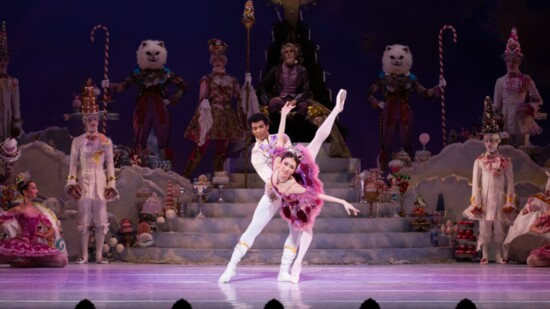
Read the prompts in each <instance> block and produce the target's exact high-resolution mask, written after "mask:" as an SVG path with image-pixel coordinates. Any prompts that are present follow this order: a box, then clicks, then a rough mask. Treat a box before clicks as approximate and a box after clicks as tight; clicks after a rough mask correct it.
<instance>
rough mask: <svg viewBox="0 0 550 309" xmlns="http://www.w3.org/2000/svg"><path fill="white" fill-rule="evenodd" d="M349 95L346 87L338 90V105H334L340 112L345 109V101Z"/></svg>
mask: <svg viewBox="0 0 550 309" xmlns="http://www.w3.org/2000/svg"><path fill="white" fill-rule="evenodd" d="M347 95H348V92H347V90H346V89H340V91H338V95H336V106H334V109H336V111H337V112H339V113H340V112H342V111H343V110H344V103H346V96H347Z"/></svg>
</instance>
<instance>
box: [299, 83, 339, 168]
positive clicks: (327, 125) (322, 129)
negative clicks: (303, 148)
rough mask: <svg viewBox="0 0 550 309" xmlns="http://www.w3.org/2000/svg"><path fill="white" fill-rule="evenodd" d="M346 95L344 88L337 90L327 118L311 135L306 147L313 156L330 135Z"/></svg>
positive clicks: (315, 155) (314, 156)
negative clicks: (311, 138) (313, 134)
mask: <svg viewBox="0 0 550 309" xmlns="http://www.w3.org/2000/svg"><path fill="white" fill-rule="evenodd" d="M346 96H347V91H346V90H344V89H340V91H339V92H338V95H337V96H336V105H335V106H334V108H333V109H332V111H331V112H330V114H329V115H328V117H327V119H325V121H323V123H322V124H321V126H319V128H318V129H317V131H316V132H315V136H314V137H313V140H312V141H311V142H310V143H309V145H307V149H308V151H309V153H310V154H311V156H312V157H313V158H316V157H317V153H319V149H321V145H323V142H324V141H325V140H326V139H327V137H328V136H329V135H330V131H331V130H332V126H333V125H334V121H336V117H337V116H338V114H340V112H342V111H343V110H344V103H345V102H346Z"/></svg>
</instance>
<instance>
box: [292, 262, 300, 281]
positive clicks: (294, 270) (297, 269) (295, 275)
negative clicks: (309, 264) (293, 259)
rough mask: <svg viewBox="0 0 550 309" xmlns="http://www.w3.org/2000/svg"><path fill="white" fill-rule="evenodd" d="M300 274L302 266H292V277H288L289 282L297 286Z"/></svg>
mask: <svg viewBox="0 0 550 309" xmlns="http://www.w3.org/2000/svg"><path fill="white" fill-rule="evenodd" d="M301 272H302V264H296V263H294V265H293V266H292V275H290V282H292V283H294V284H297V283H298V282H300V273H301Z"/></svg>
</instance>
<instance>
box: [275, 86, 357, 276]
mask: <svg viewBox="0 0 550 309" xmlns="http://www.w3.org/2000/svg"><path fill="white" fill-rule="evenodd" d="M344 96H345V93H344ZM293 108H294V106H293V105H292V104H290V103H287V104H285V106H284V107H283V108H282V110H281V122H280V124H279V132H278V138H277V146H278V147H279V148H277V149H276V151H275V153H274V154H273V157H274V160H273V174H272V176H271V182H270V183H269V184H268V188H267V190H268V191H272V192H273V193H272V194H276V195H277V196H278V197H279V198H280V199H281V216H282V217H283V219H285V220H286V221H288V222H289V224H290V226H291V228H292V229H295V230H298V231H300V232H301V233H300V235H299V244H298V255H297V257H296V259H295V260H294V264H293V265H292V271H291V274H288V275H287V276H283V278H282V279H283V280H281V281H291V282H293V283H298V282H299V281H300V273H301V271H302V261H303V259H304V256H305V254H306V252H307V250H308V248H309V246H310V244H311V241H312V239H313V225H314V223H315V218H316V217H317V216H318V215H319V213H320V212H321V209H322V207H323V202H324V201H326V202H332V203H338V204H341V205H342V206H343V207H344V209H345V210H346V212H347V213H348V215H351V213H353V214H354V215H355V216H357V213H358V212H359V210H358V209H357V208H355V207H353V205H351V204H350V203H348V202H347V201H345V200H343V199H340V198H336V197H334V196H330V195H327V194H324V191H323V183H322V182H321V181H320V180H319V178H318V174H319V167H318V166H317V164H316V163H315V156H316V155H317V153H318V151H319V148H318V147H317V146H318V145H317V143H314V142H313V141H312V143H311V144H310V145H308V146H307V147H304V146H302V145H298V146H296V147H294V148H290V149H285V148H282V146H283V143H282V137H283V135H284V130H285V124H286V116H287V115H288V113H289V112H290V111H291V110H292V109H293ZM314 141H315V138H314ZM270 187H271V188H270ZM270 189H272V190H270Z"/></svg>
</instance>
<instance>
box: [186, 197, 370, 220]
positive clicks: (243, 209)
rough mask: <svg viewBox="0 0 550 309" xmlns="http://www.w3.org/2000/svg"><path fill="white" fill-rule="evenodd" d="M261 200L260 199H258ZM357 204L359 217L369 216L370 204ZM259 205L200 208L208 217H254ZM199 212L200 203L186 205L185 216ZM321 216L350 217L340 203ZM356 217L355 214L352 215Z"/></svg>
mask: <svg viewBox="0 0 550 309" xmlns="http://www.w3.org/2000/svg"><path fill="white" fill-rule="evenodd" d="M258 200H259V199H258ZM352 204H353V205H355V208H357V209H359V211H360V213H359V214H358V217H359V218H362V217H367V216H368V213H369V211H368V209H369V205H368V204H357V203H352ZM257 206H258V203H257V202H256V203H202V204H201V205H200V208H201V209H202V213H203V214H204V215H205V216H206V217H207V218H227V217H232V218H252V214H253V213H254V210H255V209H256V207H257ZM198 212H199V203H187V205H186V206H185V217H187V218H189V219H197V220H200V219H201V218H195V216H196V215H197V213H198ZM319 217H321V218H326V217H340V218H342V217H344V218H347V217H350V216H348V214H347V212H346V211H345V209H344V207H343V206H342V205H340V204H335V203H325V204H324V205H323V209H322V210H321V213H320V214H319ZM351 217H353V218H355V217H354V216H351Z"/></svg>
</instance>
